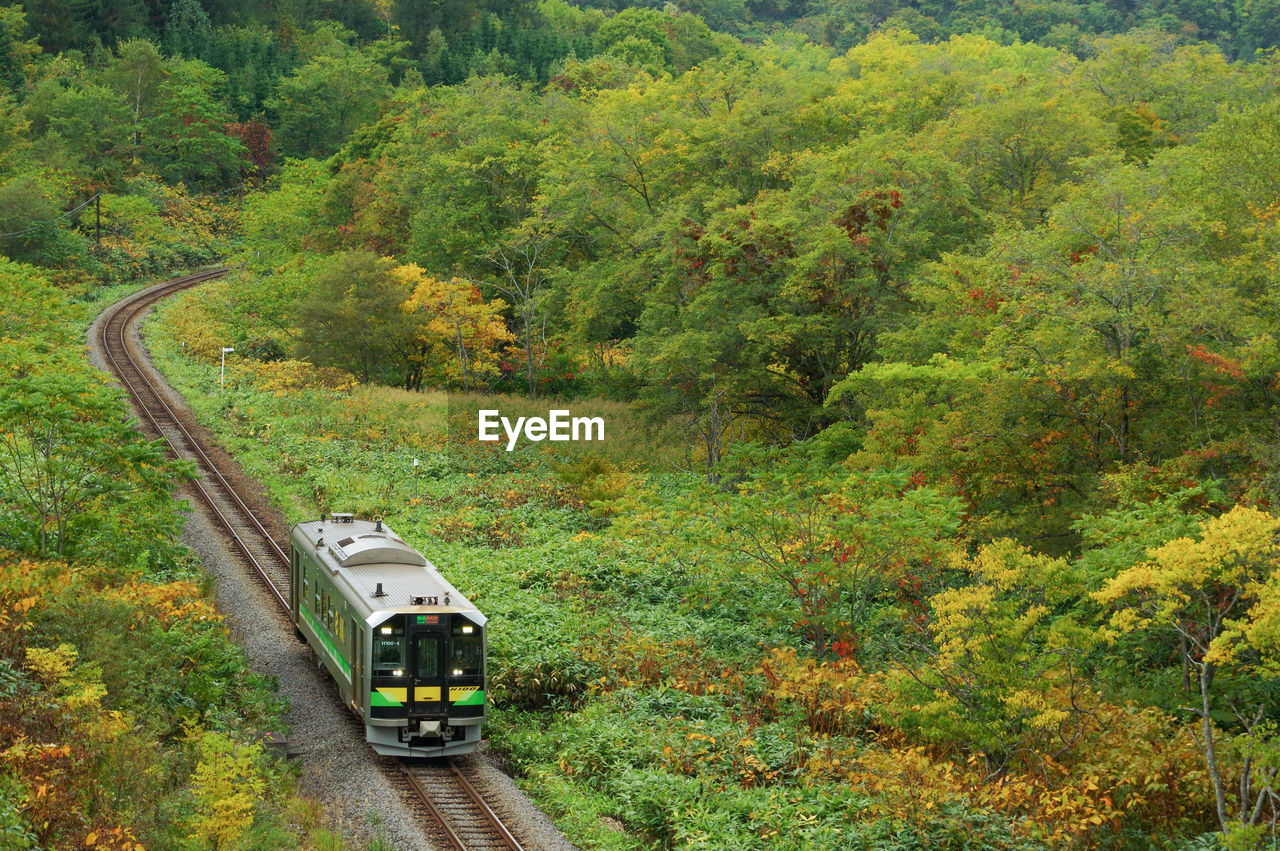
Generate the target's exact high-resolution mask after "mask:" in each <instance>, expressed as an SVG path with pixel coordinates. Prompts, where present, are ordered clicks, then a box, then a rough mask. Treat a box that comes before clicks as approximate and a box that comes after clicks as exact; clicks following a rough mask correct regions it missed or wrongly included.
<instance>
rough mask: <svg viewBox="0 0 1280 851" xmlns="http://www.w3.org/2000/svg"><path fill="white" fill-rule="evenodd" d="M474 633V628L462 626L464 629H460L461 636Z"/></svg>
mask: <svg viewBox="0 0 1280 851" xmlns="http://www.w3.org/2000/svg"><path fill="white" fill-rule="evenodd" d="M475 631H476V628H475V627H474V626H464V627H463V628H462V634H463V635H470V634H471V633H473V632H475Z"/></svg>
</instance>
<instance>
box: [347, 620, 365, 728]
mask: <svg viewBox="0 0 1280 851" xmlns="http://www.w3.org/2000/svg"><path fill="white" fill-rule="evenodd" d="M366 629H368V627H366V626H365V625H364V624H363V623H361V622H360V621H358V620H354V619H353V620H352V621H351V705H352V706H354V707H355V708H356V711H358V712H359V711H363V709H364V702H365V695H366V694H367V693H368V691H369V684H368V683H367V682H365V676H364V632H365V630H366Z"/></svg>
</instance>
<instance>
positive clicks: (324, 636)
mask: <svg viewBox="0 0 1280 851" xmlns="http://www.w3.org/2000/svg"><path fill="white" fill-rule="evenodd" d="M298 611H300V612H302V617H303V618H305V619H306V621H307V626H309V627H311V630H312V632H314V633H315V634H316V635H318V636H320V643H321V644H323V645H324V649H325V650H328V651H329V655H330V656H332V657H333V658H335V659H337V660H338V667H339V668H341V669H342V673H344V674H346V675H347V677H348V678H350V677H351V663H350V662H348V661H347V657H346V656H343V655H342V651H341V650H339V649H338V645H336V644H334V643H333V639H331V638H329V632H328V630H326V629H325V628H324V627H322V626H321V625H320V622H319V621H317V620H316V619H315V616H314V615H312V614H311V612H308V611H307V610H306V608H305V607H304V606H301V605H300V606H298ZM396 705H397V706H399V705H400V704H396Z"/></svg>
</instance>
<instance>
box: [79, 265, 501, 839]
mask: <svg viewBox="0 0 1280 851" xmlns="http://www.w3.org/2000/svg"><path fill="white" fill-rule="evenodd" d="M229 271H231V270H230V269H229V268H227V267H219V268H216V269H209V270H206V271H203V272H196V273H193V274H190V275H184V276H182V277H178V278H174V279H172V280H169V281H166V282H164V283H163V284H158V285H156V286H154V287H151V288H149V289H146V290H143V291H141V292H138V293H135V294H134V295H132V296H130V297H128V298H126V299H124V300H123V301H120V302H117V303H116V304H114V305H112V306H111V307H109V308H107V309H106V310H105V311H103V315H102V317H101V319H100V320H99V322H98V323H97V326H96V329H97V330H96V333H97V343H98V347H99V351H100V352H101V353H102V355H103V357H104V358H105V359H106V361H107V363H108V364H109V365H110V367H111V371H112V373H114V375H115V376H116V378H117V379H118V380H119V382H120V384H121V386H122V387H123V388H124V390H125V392H126V393H127V394H128V396H129V399H130V401H131V402H132V403H133V406H134V409H135V410H136V411H137V414H138V417H139V420H140V423H141V425H142V429H143V431H145V432H147V433H148V434H149V435H150V436H151V437H152V438H163V439H164V440H165V442H166V443H168V445H169V450H170V452H171V454H172V455H173V456H174V457H175V458H181V459H184V460H187V461H191V462H193V463H194V464H195V466H196V474H195V475H194V476H192V478H191V481H190V484H191V491H192V493H193V494H194V495H195V497H196V499H197V500H199V501H200V502H201V503H202V504H203V505H204V507H205V508H206V509H207V510H208V514H209V516H210V518H211V519H212V520H213V522H214V523H215V524H216V525H217V526H218V527H219V528H221V529H222V531H223V532H224V533H225V534H226V535H227V537H228V539H229V540H230V541H231V542H232V544H233V546H234V549H235V550H237V551H238V552H239V553H240V554H241V555H242V556H243V557H244V559H245V561H246V563H247V564H248V565H249V567H250V568H251V569H252V570H253V572H254V573H255V574H256V575H257V576H258V577H259V578H260V579H261V580H262V582H263V585H264V586H265V587H266V588H267V589H268V590H269V591H270V593H271V595H272V596H273V597H274V599H275V601H276V603H277V604H278V605H279V607H280V611H281V613H282V614H283V615H284V616H285V617H288V614H289V604H288V602H287V594H288V590H289V556H288V554H286V553H285V551H284V550H283V549H282V548H281V547H280V545H279V544H278V543H277V540H276V536H275V535H273V534H272V533H271V532H270V531H269V530H268V529H267V528H266V527H265V526H264V525H263V524H262V522H261V521H260V520H259V519H258V516H257V514H256V513H255V512H254V511H253V509H252V508H251V507H250V506H249V504H248V503H247V502H246V500H245V499H244V498H243V497H242V496H241V495H240V493H238V492H237V489H236V487H235V485H234V483H233V481H232V477H230V476H228V475H227V474H225V473H224V471H223V470H222V469H221V468H220V465H219V464H218V462H217V461H216V457H217V453H216V452H214V451H213V450H212V449H211V448H210V446H209V443H208V442H207V441H206V440H205V439H204V438H203V437H202V436H200V435H199V433H198V429H196V428H195V426H194V424H193V423H192V422H191V419H190V417H189V416H188V415H185V413H184V412H183V411H181V410H179V408H178V407H177V406H175V405H174V404H172V403H171V402H170V401H169V400H168V399H167V398H166V396H165V394H164V392H163V391H162V390H160V389H159V388H158V387H157V386H156V385H155V383H154V381H153V379H152V376H151V373H150V372H149V370H148V369H147V366H146V364H147V358H146V354H145V352H144V351H143V347H142V344H141V342H140V339H139V335H138V333H137V325H138V323H139V322H140V321H141V319H142V317H143V316H144V315H145V314H146V313H147V311H149V310H150V309H151V307H152V306H153V305H155V303H156V302H158V301H160V300H161V299H163V298H166V297H168V296H170V295H173V294H174V293H177V292H179V291H181V290H184V289H186V288H188V287H193V286H195V285H197V284H200V283H203V282H205V281H210V280H214V279H215V278H220V277H222V276H223V275H225V274H227V273H228V272H229ZM371 755H372V752H371ZM390 762H393V763H394V764H395V765H396V766H397V768H398V771H399V773H400V774H399V777H400V779H401V780H402V782H401V783H399V784H397V785H400V786H401V787H403V788H405V789H406V790H407V791H408V792H409V793H410V794H411V795H413V796H416V799H417V800H416V803H417V804H418V805H419V809H420V810H421V811H422V812H423V813H425V814H427V815H428V817H429V818H430V819H431V820H433V821H434V822H435V827H436V829H435V830H434V831H433V833H434V834H435V835H436V836H437V837H439V838H440V840H441V841H442V842H443V843H445V844H447V845H448V846H449V847H453V848H458V849H467V851H486V849H494V848H504V849H513V851H519V849H520V848H521V845H520V843H519V842H518V841H517V840H516V838H515V837H514V836H513V835H512V833H511V831H510V830H508V828H507V827H506V825H505V824H503V821H502V819H501V818H500V817H499V816H498V814H497V813H496V812H494V810H493V808H492V807H490V806H489V804H488V803H487V802H486V801H485V800H484V796H483V795H481V794H480V792H479V791H478V790H477V789H476V788H475V785H474V784H473V783H472V782H471V781H470V779H468V777H467V776H466V773H465V771H464V770H463V769H462V768H460V767H459V766H458V765H457V764H455V763H454V761H453V760H390Z"/></svg>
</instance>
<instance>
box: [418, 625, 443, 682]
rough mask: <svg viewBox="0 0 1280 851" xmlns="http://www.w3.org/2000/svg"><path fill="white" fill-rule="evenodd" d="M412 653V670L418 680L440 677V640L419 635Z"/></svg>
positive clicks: (430, 636) (431, 636) (432, 636)
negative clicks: (413, 657) (413, 655)
mask: <svg viewBox="0 0 1280 851" xmlns="http://www.w3.org/2000/svg"><path fill="white" fill-rule="evenodd" d="M414 653H415V655H416V661H415V662H414V666H415V667H414V669H415V671H416V672H417V676H418V678H419V679H435V678H436V677H438V676H440V640H439V639H438V638H437V637H436V636H434V635H419V636H418V646H417V647H416V648H415V649H414Z"/></svg>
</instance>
